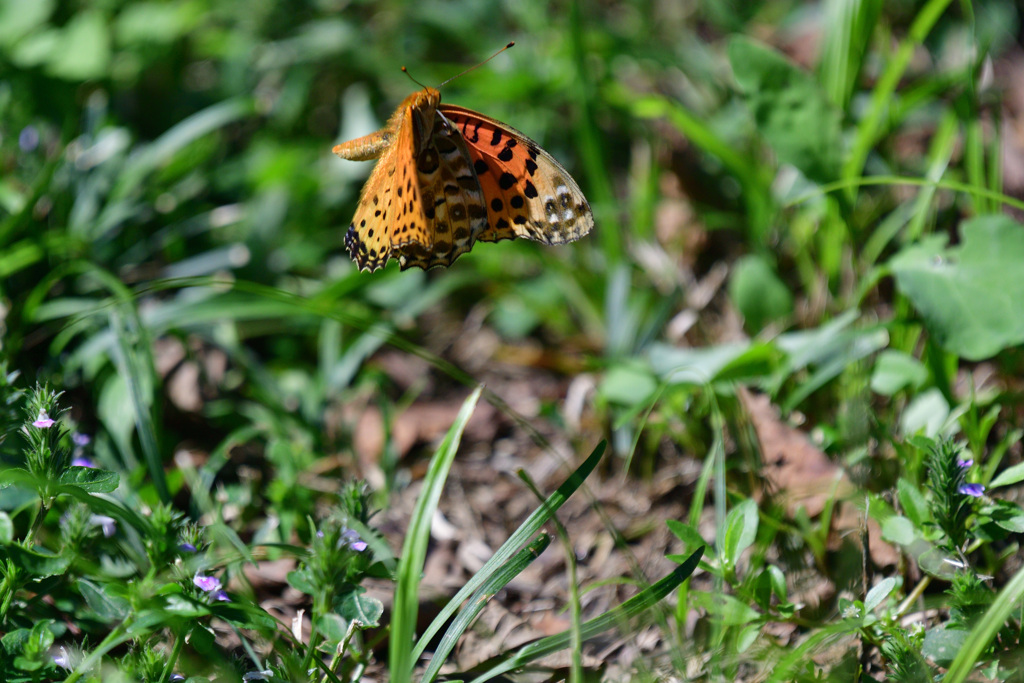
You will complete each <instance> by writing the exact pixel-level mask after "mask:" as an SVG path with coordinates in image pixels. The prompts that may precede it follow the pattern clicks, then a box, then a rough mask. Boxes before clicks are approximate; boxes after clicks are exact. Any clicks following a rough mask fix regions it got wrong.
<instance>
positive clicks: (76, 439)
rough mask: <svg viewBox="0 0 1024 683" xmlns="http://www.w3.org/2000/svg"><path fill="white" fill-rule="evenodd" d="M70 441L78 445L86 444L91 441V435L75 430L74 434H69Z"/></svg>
mask: <svg viewBox="0 0 1024 683" xmlns="http://www.w3.org/2000/svg"><path fill="white" fill-rule="evenodd" d="M71 443H73V444H75V445H76V446H79V447H82V446H88V445H89V444H90V443H92V437H90V436H89V435H88V434H82V433H81V432H75V433H74V434H72V435H71Z"/></svg>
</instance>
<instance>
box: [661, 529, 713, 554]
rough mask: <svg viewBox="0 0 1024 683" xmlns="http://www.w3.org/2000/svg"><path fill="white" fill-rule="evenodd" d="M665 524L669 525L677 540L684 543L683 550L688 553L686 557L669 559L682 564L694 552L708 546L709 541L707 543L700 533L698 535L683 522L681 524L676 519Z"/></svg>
mask: <svg viewBox="0 0 1024 683" xmlns="http://www.w3.org/2000/svg"><path fill="white" fill-rule="evenodd" d="M665 524H667V525H668V530H669V531H671V532H672V534H673V535H674V536H675V537H676V538H678V539H679V540H680V541H682V542H683V549H684V552H685V553H686V555H675V556H671V557H669V559H670V560H672V561H673V562H682V561H683V560H685V559H686V558H687V557H689V554H690V553H692V552H693V551H694V550H696V549H697V548H700V547H702V546H705V545H707V541H705V540H704V539H703V538H702V537H701V535H700V533H698V532H697V530H696V529H694V528H693V527H692V526H690V525H689V524H684V523H683V522H680V521H678V520H675V519H668V520H665ZM677 557H678V558H679V559H676V558H677Z"/></svg>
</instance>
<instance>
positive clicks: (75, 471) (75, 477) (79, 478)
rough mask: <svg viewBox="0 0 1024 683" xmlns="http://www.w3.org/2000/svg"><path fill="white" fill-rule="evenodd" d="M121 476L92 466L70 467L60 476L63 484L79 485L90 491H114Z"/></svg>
mask: <svg viewBox="0 0 1024 683" xmlns="http://www.w3.org/2000/svg"><path fill="white" fill-rule="evenodd" d="M120 482H121V477H120V476H119V475H118V474H117V473H116V472H110V471H108V470H100V469H95V468H92V467H79V466H77V465H73V466H71V467H69V468H68V469H67V470H66V471H65V472H64V474H62V475H61V477H60V484H61V486H77V487H78V488H80V489H83V490H85V491H88V492H89V493H112V492H114V491H116V490H117V487H118V485H119V484H120Z"/></svg>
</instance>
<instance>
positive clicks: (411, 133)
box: [334, 88, 594, 271]
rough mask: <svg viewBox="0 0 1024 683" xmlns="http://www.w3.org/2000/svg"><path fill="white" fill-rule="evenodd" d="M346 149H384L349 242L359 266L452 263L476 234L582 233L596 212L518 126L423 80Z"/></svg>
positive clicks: (366, 153)
mask: <svg viewBox="0 0 1024 683" xmlns="http://www.w3.org/2000/svg"><path fill="white" fill-rule="evenodd" d="M334 153H335V154H337V155H338V156H340V157H342V158H344V159H350V160H353V161H364V160H369V159H375V158H376V159H378V162H377V166H376V167H375V168H374V169H373V172H372V173H371V174H370V178H369V179H368V180H367V181H366V185H365V186H364V188H363V191H362V194H361V195H360V199H359V205H358V206H357V208H356V214H355V217H354V218H353V220H352V224H351V225H350V226H349V229H348V232H347V233H346V235H345V247H346V248H347V250H348V252H349V254H350V255H351V256H352V258H353V259H355V261H356V263H357V264H358V266H359V268H360V269H361V270H371V271H372V270H376V269H377V268H380V267H382V266H383V265H384V264H385V263H387V260H388V259H389V258H391V257H395V258H397V259H398V261H399V263H400V265H401V267H402V269H403V270H404V269H406V268H410V267H412V266H418V267H420V268H423V269H427V268H432V267H434V266H449V265H451V264H452V262H453V261H455V259H456V258H458V257H459V256H460V255H461V254H464V253H466V252H467V251H469V250H470V249H471V248H472V247H473V244H474V243H475V242H476V241H478V240H479V241H485V242H497V241H498V240H502V239H513V238H515V237H526V238H528V239H533V240H537V241H540V242H545V243H547V244H561V243H564V242H570V241H572V240H576V239H579V238H580V237H582V236H583V235H585V234H587V233H588V232H590V229H591V228H592V227H593V225H594V218H593V215H592V214H591V211H590V206H589V205H588V204H587V200H586V198H584V196H583V193H582V192H581V191H580V189H579V186H577V185H576V182H575V181H574V180H573V179H572V177H571V176H570V175H569V174H568V173H567V172H566V171H565V169H564V168H562V166H561V165H560V164H559V163H558V162H557V161H555V159H554V158H553V157H551V155H549V154H548V153H547V152H545V151H544V150H542V149H541V148H540V147H539V146H538V145H537V144H536V143H535V142H533V141H532V140H530V139H529V138H527V137H526V136H525V135H523V134H522V133H520V132H519V131H517V130H515V129H514V128H511V127H510V126H507V125H505V124H503V123H500V122H498V121H495V120H494V119H491V118H488V117H486V116H483V115H482V114H479V113H477V112H474V111H472V110H469V109H465V108H463V107H456V106H452V105H442V104H441V94H440V93H439V92H438V91H437V90H436V89H434V88H424V89H423V90H421V91H418V92H415V93H413V94H411V95H409V96H408V97H407V98H405V100H404V101H403V102H402V104H400V105H399V107H398V109H396V110H395V113H394V114H392V116H391V118H390V119H388V122H387V124H386V125H385V126H384V128H383V129H381V130H379V131H377V132H376V133H372V134H370V135H367V136H365V137H362V138H358V139H356V140H350V141H349V142H346V143H344V144H341V145H337V146H336V147H334Z"/></svg>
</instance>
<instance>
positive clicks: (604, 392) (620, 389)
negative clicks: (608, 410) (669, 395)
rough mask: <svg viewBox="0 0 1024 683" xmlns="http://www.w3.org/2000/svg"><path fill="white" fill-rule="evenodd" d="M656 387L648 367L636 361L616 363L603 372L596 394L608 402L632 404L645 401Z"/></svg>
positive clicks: (655, 381)
mask: <svg viewBox="0 0 1024 683" xmlns="http://www.w3.org/2000/svg"><path fill="white" fill-rule="evenodd" d="M657 388H658V382H657V380H656V379H655V378H654V377H653V376H651V371H650V369H649V368H647V367H645V366H643V365H642V364H640V363H638V362H626V363H616V364H615V365H613V366H611V367H610V368H608V372H606V373H605V375H604V379H603V380H602V381H601V386H600V388H599V389H598V395H599V396H600V397H601V398H603V399H604V400H605V401H608V402H609V403H616V404H619V405H625V406H634V405H636V404H638V403H643V402H645V401H646V400H647V399H648V398H649V397H650V396H651V394H653V393H654V392H655V390H656V389H657Z"/></svg>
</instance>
